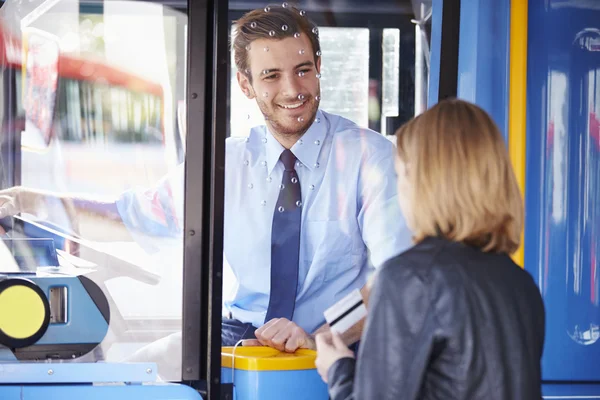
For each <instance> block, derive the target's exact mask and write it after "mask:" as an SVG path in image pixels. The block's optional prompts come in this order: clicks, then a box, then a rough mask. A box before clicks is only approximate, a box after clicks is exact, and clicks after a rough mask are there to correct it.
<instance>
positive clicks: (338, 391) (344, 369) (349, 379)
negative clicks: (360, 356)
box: [327, 357, 356, 400]
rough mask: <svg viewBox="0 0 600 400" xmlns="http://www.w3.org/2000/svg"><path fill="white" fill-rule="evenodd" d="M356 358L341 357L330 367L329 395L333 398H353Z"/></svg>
mask: <svg viewBox="0 0 600 400" xmlns="http://www.w3.org/2000/svg"><path fill="white" fill-rule="evenodd" d="M355 368H356V360H355V359H354V358H349V357H346V358H341V359H339V360H337V361H336V362H335V363H333V365H332V366H331V367H330V368H329V371H328V372H327V381H328V382H329V397H330V399H331V400H353V399H354V394H353V390H354V389H353V386H354V369H355Z"/></svg>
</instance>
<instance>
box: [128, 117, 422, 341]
mask: <svg viewBox="0 0 600 400" xmlns="http://www.w3.org/2000/svg"><path fill="white" fill-rule="evenodd" d="M283 150H284V148H283V146H282V145H281V144H280V143H279V142H278V141H277V140H276V139H275V138H274V137H273V136H272V134H271V133H270V132H269V130H268V128H267V127H266V126H258V127H255V128H252V129H251V131H250V134H249V136H248V137H246V138H243V137H241V138H240V137H231V138H228V139H227V143H226V166H225V220H224V258H225V262H226V263H227V264H228V266H229V267H230V268H231V271H232V272H233V274H234V275H235V278H236V284H235V285H234V289H233V293H224V294H223V295H224V297H226V298H228V299H229V300H227V301H226V302H225V307H226V308H227V309H228V310H229V311H230V312H231V314H232V315H233V317H234V318H236V319H238V320H240V321H242V322H251V323H252V324H253V325H254V326H256V327H260V326H261V325H263V324H264V323H265V321H264V319H265V315H266V313H267V307H268V304H269V292H270V277H271V272H270V265H271V225H272V219H273V212H274V210H275V204H276V202H277V198H278V196H279V190H280V188H279V186H280V184H281V179H282V176H283V164H282V162H281V161H280V160H279V156H280V155H281V153H282V152H283ZM291 151H292V153H294V155H295V156H296V158H297V160H298V161H297V163H296V172H297V174H298V179H299V180H300V185H301V190H302V227H301V238H300V262H299V266H298V268H299V273H298V288H297V292H296V293H297V294H296V308H295V311H294V317H293V320H294V322H296V323H297V324H298V325H299V326H300V327H302V328H303V329H304V330H305V331H307V332H314V330H316V329H317V328H318V327H319V326H321V325H322V324H324V323H325V318H324V316H323V312H324V311H325V310H326V309H327V308H328V307H330V306H331V305H333V304H334V303H336V302H337V301H338V300H340V299H341V298H342V297H344V296H345V295H346V294H348V293H349V292H350V291H352V290H353V289H357V288H358V289H360V288H362V287H363V286H364V284H365V283H366V282H367V278H368V275H369V272H370V271H371V270H372V268H373V267H378V266H380V265H381V264H382V263H383V262H385V261H386V260H387V259H389V258H391V257H393V256H395V255H397V254H399V253H401V252H403V251H404V250H406V249H407V248H409V247H410V246H411V245H412V242H411V233H410V232H409V230H408V228H407V226H406V223H405V220H404V218H403V216H402V213H401V211H400V207H399V204H398V198H397V191H396V190H397V189H396V187H397V186H396V175H395V171H394V156H395V154H394V151H395V150H394V145H393V144H392V143H391V142H390V141H389V140H387V139H386V138H385V137H383V136H382V135H380V134H378V133H376V132H373V131H371V130H368V129H363V128H360V127H359V126H357V125H356V124H355V123H353V122H351V121H349V120H347V119H345V118H342V117H340V116H336V115H332V114H329V113H327V112H324V111H321V110H319V111H318V113H317V116H316V118H315V122H314V123H313V124H312V126H311V127H310V128H309V129H308V131H307V132H306V133H305V134H304V135H303V136H302V138H301V139H300V140H299V141H298V142H296V144H295V145H294V146H293V147H292V148H291ZM182 183H183V174H178V176H177V177H170V178H166V179H165V180H164V181H163V182H161V184H160V185H159V186H158V189H156V190H154V191H148V192H144V194H142V195H139V194H138V195H137V196H136V195H135V192H128V193H125V194H124V195H123V196H122V198H121V199H120V200H119V202H118V207H119V210H120V212H121V215H122V216H123V219H124V221H125V223H126V225H128V226H129V227H130V228H133V229H142V230H147V231H148V230H149V231H152V232H155V233H157V232H158V231H159V230H160V229H161V227H162V229H164V230H165V232H177V231H178V229H180V227H181V226H183V223H181V222H173V221H174V220H175V221H176V220H179V221H181V216H182V215H183V213H182V212H181V210H182V209H183V202H181V201H177V200H176V201H171V200H170V199H171V197H172V196H173V195H174V194H176V193H179V195H180V196H182V195H183V189H182V187H183V184H182ZM140 198H141V199H142V200H140ZM143 201H150V202H152V204H153V205H152V204H150V205H146V206H141V204H140V203H141V202H143ZM140 210H142V211H140ZM169 221H170V222H169Z"/></svg>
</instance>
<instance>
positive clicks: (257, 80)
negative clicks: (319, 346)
mask: <svg viewBox="0 0 600 400" xmlns="http://www.w3.org/2000/svg"><path fill="white" fill-rule="evenodd" d="M232 47H233V51H234V53H235V54H234V55H235V63H236V67H237V70H238V71H237V80H238V83H239V86H240V88H241V90H242V91H243V93H244V94H245V95H246V96H247V97H248V98H249V99H254V100H256V102H257V104H258V106H259V108H260V110H261V112H262V113H263V115H264V117H265V125H262V126H257V127H255V128H253V129H251V131H250V132H249V135H248V137H246V138H237V137H235V138H229V139H228V140H227V147H226V148H227V157H226V159H227V161H226V180H225V210H226V211H225V226H224V230H225V238H224V239H225V241H224V243H225V244H224V247H225V248H224V251H225V259H226V261H227V263H228V264H229V266H230V267H231V270H232V271H233V273H234V275H235V277H236V281H237V285H236V287H235V290H234V293H232V295H231V300H229V301H227V302H226V304H225V305H226V307H227V309H228V310H229V318H225V319H224V320H223V335H222V338H223V345H234V344H235V343H236V342H237V341H238V340H239V339H254V340H249V341H247V342H245V344H246V345H247V344H263V345H268V346H272V347H275V348H278V349H280V350H286V351H294V350H296V349H297V348H300V347H303V348H314V341H313V334H314V332H315V331H318V330H322V329H327V326H326V325H325V319H324V316H323V311H324V310H325V309H327V308H328V307H330V306H331V305H333V304H334V303H336V302H337V301H338V300H340V299H341V298H342V297H344V296H345V295H347V294H348V293H350V292H351V291H352V290H354V289H362V288H363V287H364V286H365V283H366V280H367V275H368V273H369V269H370V268H371V266H375V267H378V266H379V265H381V264H382V263H383V262H384V261H386V260H387V259H388V258H391V257H393V256H395V255H397V254H399V253H400V252H402V251H404V250H405V249H407V248H408V247H409V246H410V245H411V234H410V232H409V231H408V228H407V227H406V224H405V222H404V218H403V216H402V215H401V212H400V209H399V206H398V201H397V192H396V183H395V182H396V179H395V172H394V151H393V145H392V143H391V142H390V141H388V140H387V139H386V138H384V137H382V136H381V135H380V134H378V133H376V132H373V131H370V130H368V129H363V128H360V127H359V126H357V125H356V124H354V123H353V122H351V121H349V120H347V119H345V118H342V117H340V116H336V115H332V114H330V113H327V112H325V111H323V110H320V109H319V102H320V69H321V48H320V44H319V37H318V29H317V28H316V26H315V25H314V24H312V23H311V22H310V20H309V19H308V18H307V17H306V15H305V13H304V12H303V11H299V10H298V9H296V8H294V7H292V6H289V5H287V4H284V5H283V6H269V7H266V8H264V9H259V10H254V11H251V12H249V13H247V14H245V15H244V16H243V17H242V18H241V19H239V20H238V21H236V23H235V30H234V36H233V38H232ZM349 84H350V82H349ZM257 328H258V329H257ZM353 333H354V338H349V339H348V340H350V341H352V340H353V339H354V340H356V339H357V338H358V336H359V335H360V326H359V327H358V328H357V330H356V331H355V332H353Z"/></svg>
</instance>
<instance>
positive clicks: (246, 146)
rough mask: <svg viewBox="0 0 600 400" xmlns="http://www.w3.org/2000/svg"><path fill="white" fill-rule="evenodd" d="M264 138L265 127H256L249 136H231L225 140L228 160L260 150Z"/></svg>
mask: <svg viewBox="0 0 600 400" xmlns="http://www.w3.org/2000/svg"><path fill="white" fill-rule="evenodd" d="M263 137H264V126H255V127H254V128H252V129H250V131H249V132H248V135H247V136H230V137H228V138H227V139H225V156H226V158H227V159H228V160H230V159H237V158H239V157H240V156H242V155H244V154H247V153H248V152H252V151H254V150H259V149H260V148H261V145H262V142H261V140H262V138H263Z"/></svg>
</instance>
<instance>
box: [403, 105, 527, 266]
mask: <svg viewBox="0 0 600 400" xmlns="http://www.w3.org/2000/svg"><path fill="white" fill-rule="evenodd" d="M396 137H397V149H398V157H399V159H400V160H401V161H402V162H404V164H405V165H406V174H407V176H406V178H407V182H408V186H410V193H408V194H407V195H408V199H409V201H410V204H411V215H410V216H407V218H408V219H409V222H410V225H411V228H412V230H413V233H414V240H415V241H416V242H419V241H421V240H423V239H424V238H425V237H428V236H443V237H445V238H447V239H449V240H452V241H455V242H463V243H466V244H469V245H473V246H476V247H478V248H480V249H482V250H483V251H489V252H499V253H507V254H512V253H514V252H515V251H516V250H517V249H518V248H519V244H520V241H521V240H520V239H521V231H522V229H523V200H522V198H521V194H520V191H519V187H518V185H517V181H516V178H515V174H514V171H513V169H512V165H511V162H510V159H509V156H508V152H507V149H506V145H505V143H504V139H503V138H502V135H501V134H500V132H499V130H498V128H497V127H496V125H495V124H494V122H493V121H492V119H491V118H490V116H489V115H488V114H487V113H486V112H485V111H484V110H482V109H481V108H479V107H478V106H476V105H474V104H471V103H468V102H465V101H462V100H456V99H452V100H444V101H442V102H440V103H438V104H437V105H435V106H434V107H432V108H431V109H429V110H427V111H426V112H424V113H423V114H421V115H419V116H418V117H416V118H414V119H413V120H411V121H409V122H408V123H406V124H405V125H404V126H402V127H400V128H399V129H398V131H397V132H396Z"/></svg>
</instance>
